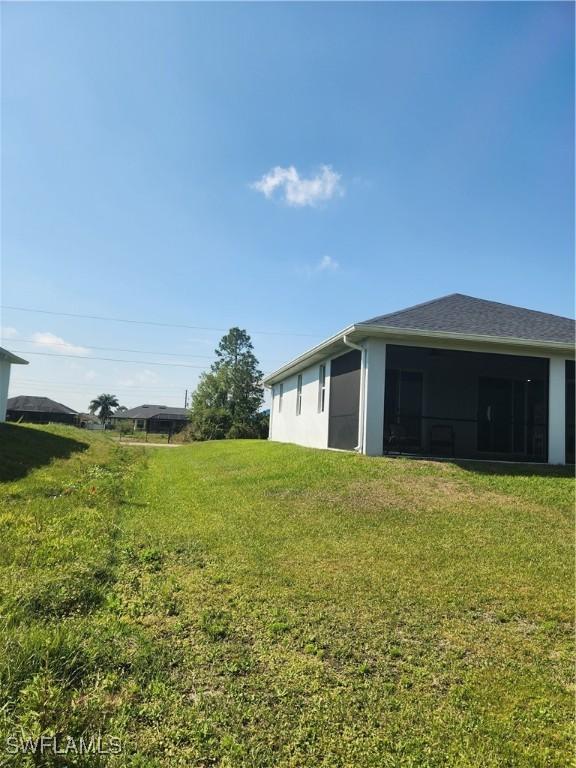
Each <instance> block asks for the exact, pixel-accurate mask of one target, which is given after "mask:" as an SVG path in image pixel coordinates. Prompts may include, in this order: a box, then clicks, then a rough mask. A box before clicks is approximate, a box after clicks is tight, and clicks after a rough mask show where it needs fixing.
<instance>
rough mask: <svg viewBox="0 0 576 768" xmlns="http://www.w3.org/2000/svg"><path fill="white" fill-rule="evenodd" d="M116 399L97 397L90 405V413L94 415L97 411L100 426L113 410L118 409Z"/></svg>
mask: <svg viewBox="0 0 576 768" xmlns="http://www.w3.org/2000/svg"><path fill="white" fill-rule="evenodd" d="M118 407H119V403H118V398H117V397H116V395H98V397H96V398H94V400H92V402H91V403H90V413H96V411H98V417H99V419H100V421H101V422H102V424H104V423H106V422H107V421H108V419H109V418H110V416H112V411H113V409H114V408H118Z"/></svg>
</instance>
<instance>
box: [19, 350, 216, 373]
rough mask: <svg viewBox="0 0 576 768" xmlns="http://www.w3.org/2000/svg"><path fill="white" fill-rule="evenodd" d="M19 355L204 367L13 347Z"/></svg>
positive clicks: (174, 366)
mask: <svg viewBox="0 0 576 768" xmlns="http://www.w3.org/2000/svg"><path fill="white" fill-rule="evenodd" d="M13 351H14V352H17V353H18V354H19V355H41V356H42V357H69V358H72V359H73V360H105V361H106V362H108V363H135V364H136V365H162V366H169V367H171V368H196V369H198V368H200V369H202V370H203V369H204V368H205V366H203V365H186V364H185V363H156V362H152V361H150V360H122V359H119V358H114V357H92V356H90V355H61V354H59V353H58V352H32V351H30V350H28V351H25V350H22V349H15V350H13Z"/></svg>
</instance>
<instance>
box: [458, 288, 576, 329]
mask: <svg viewBox="0 0 576 768" xmlns="http://www.w3.org/2000/svg"><path fill="white" fill-rule="evenodd" d="M449 295H450V296H464V298H466V299H474V301H481V302H482V303H483V304H497V305H498V306H499V307H507V308H508V309H510V307H512V308H513V309H521V310H522V312H532V313H533V314H535V315H546V317H556V318H561V319H562V320H570V321H571V322H574V318H573V317H566V316H565V315H555V314H554V313H553V312H544V311H543V310H541V309H531V308H530V307H521V306H520V305H519V304H506V302H504V301H495V300H494V299H481V298H480V297H479V296H470V295H469V294H467V293H451V294H449ZM443 298H448V296H444V297H443Z"/></svg>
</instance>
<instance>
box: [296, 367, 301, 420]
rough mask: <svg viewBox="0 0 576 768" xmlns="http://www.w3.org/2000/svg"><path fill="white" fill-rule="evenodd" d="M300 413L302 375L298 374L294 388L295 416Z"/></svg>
mask: <svg viewBox="0 0 576 768" xmlns="http://www.w3.org/2000/svg"><path fill="white" fill-rule="evenodd" d="M301 413H302V374H301V373H299V374H298V385H297V387H296V416H300V414H301Z"/></svg>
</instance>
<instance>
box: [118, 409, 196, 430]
mask: <svg viewBox="0 0 576 768" xmlns="http://www.w3.org/2000/svg"><path fill="white" fill-rule="evenodd" d="M188 416H189V411H188V410H187V409H186V408H172V407H170V406H168V405H139V406H137V407H136V408H130V410H128V411H122V412H121V413H115V414H113V416H112V417H111V418H112V420H113V422H117V421H118V420H127V419H129V420H130V421H132V422H133V423H132V428H133V429H134V430H135V431H141V432H164V433H169V434H172V433H174V432H179V431H180V430H181V429H182V428H183V427H184V426H185V425H186V424H187V422H188Z"/></svg>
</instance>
